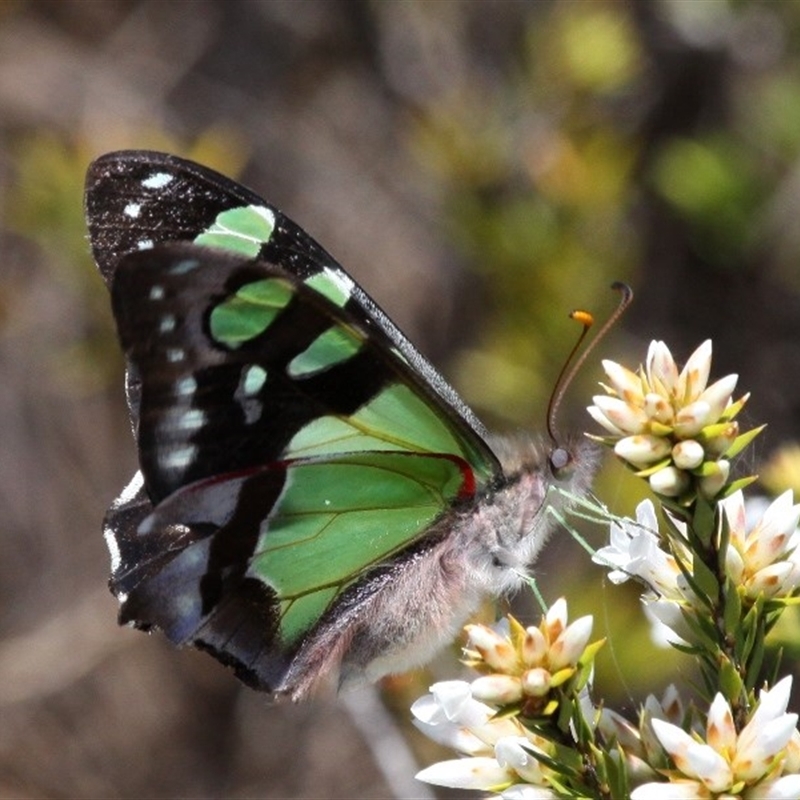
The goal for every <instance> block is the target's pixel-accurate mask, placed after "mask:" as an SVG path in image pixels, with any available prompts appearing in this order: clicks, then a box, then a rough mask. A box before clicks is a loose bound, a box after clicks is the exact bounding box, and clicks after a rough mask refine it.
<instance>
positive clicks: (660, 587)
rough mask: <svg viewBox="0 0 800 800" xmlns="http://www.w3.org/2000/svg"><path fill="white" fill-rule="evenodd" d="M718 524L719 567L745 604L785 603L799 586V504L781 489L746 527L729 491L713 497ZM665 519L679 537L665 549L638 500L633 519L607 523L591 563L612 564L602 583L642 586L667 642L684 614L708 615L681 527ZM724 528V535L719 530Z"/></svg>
mask: <svg viewBox="0 0 800 800" xmlns="http://www.w3.org/2000/svg"><path fill="white" fill-rule="evenodd" d="M718 507H719V508H720V510H721V511H722V513H723V514H724V515H725V526H726V528H725V527H723V522H722V519H721V518H720V520H719V525H718V530H717V531H716V537H715V538H716V542H715V544H716V546H717V547H718V548H723V547H724V553H723V556H724V562H725V570H726V573H727V576H728V578H729V579H730V581H731V582H732V584H733V585H734V586H735V587H736V590H737V591H738V592H739V594H740V595H741V596H742V599H743V600H744V601H745V602H749V603H752V602H754V601H756V600H757V599H758V598H764V599H768V600H786V599H788V598H789V597H791V596H792V595H793V593H794V592H795V590H796V589H797V588H798V587H800V532H798V530H797V525H798V522H800V504H797V505H795V504H793V499H792V492H791V491H787V492H784V493H783V494H782V495H781V496H780V497H778V498H777V499H776V500H774V501H773V502H772V503H771V504H769V505H768V506H767V508H766V510H765V511H764V513H763V515H762V516H761V517H760V518H759V519H758V520H756V521H755V523H754V524H751V525H750V526H748V522H747V513H746V509H745V501H744V495H743V494H742V492H741V491H736V492H734V493H733V494H732V495H731V496H730V497H727V498H726V499H724V500H720V501H719V503H718ZM665 514H666V515H667V517H668V518H669V519H670V522H671V524H672V527H673V529H674V530H675V531H676V532H677V533H678V534H679V535H677V536H673V537H672V538H671V539H670V540H669V542H668V544H669V547H670V550H671V552H666V551H665V550H664V549H662V546H663V545H666V542H665V541H664V539H663V538H662V537H661V536H660V535H659V533H658V523H657V520H656V513H655V507H654V506H653V503H652V502H651V501H650V500H643V501H642V502H641V503H639V505H638V506H637V507H636V519H635V520H630V519H626V520H619V521H618V520H614V521H613V522H612V523H611V528H610V536H609V544H608V545H607V546H606V547H601V548H600V549H599V550H598V551H597V552H596V553H595V554H594V555H593V556H592V560H593V561H594V562H595V563H598V564H602V565H604V566H607V567H611V572H609V576H608V577H609V579H610V580H611V581H612V582H613V583H622V582H623V581H626V580H628V579H629V578H636V579H638V580H640V581H642V582H643V583H644V584H645V585H646V586H647V587H648V589H649V592H648V593H647V594H645V596H644V597H643V602H644V605H645V609H646V612H647V614H648V616H649V617H650V618H651V619H653V620H654V621H658V622H661V623H663V624H664V625H666V626H667V627H668V628H669V629H670V630H671V632H672V633H671V634H670V633H669V632H666V635H665V636H664V638H665V639H666V640H667V641H681V640H682V639H685V638H686V633H687V630H686V625H685V621H686V617H685V612H686V611H687V610H688V609H693V610H694V611H695V612H699V613H701V614H706V613H707V605H706V604H705V602H704V601H702V600H700V599H699V598H698V596H697V594H696V592H695V591H694V589H693V588H692V585H691V583H690V581H689V579H688V578H687V575H689V574H691V573H692V570H693V561H694V556H693V553H692V550H691V548H690V546H689V543H688V539H687V534H686V527H687V526H686V523H685V522H683V521H681V520H679V519H676V518H674V517H671V515H670V514H669V512H668V511H665ZM725 530H727V536H724V535H723V534H724V532H725Z"/></svg>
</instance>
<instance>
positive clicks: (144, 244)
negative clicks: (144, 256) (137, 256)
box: [136, 239, 153, 250]
mask: <svg viewBox="0 0 800 800" xmlns="http://www.w3.org/2000/svg"><path fill="white" fill-rule="evenodd" d="M136 247H138V248H139V250H152V249H153V240H152V239H142V240H141V241H140V242H137V243H136Z"/></svg>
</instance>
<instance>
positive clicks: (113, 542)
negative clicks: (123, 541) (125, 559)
mask: <svg viewBox="0 0 800 800" xmlns="http://www.w3.org/2000/svg"><path fill="white" fill-rule="evenodd" d="M103 538H104V539H105V540H106V547H107V548H108V554H109V555H110V556H111V572H112V574H113V573H114V572H116V571H117V570H118V569H119V567H120V564H122V555H121V554H120V552H119V545H118V544H117V537H116V535H115V533H114V529H113V528H110V527H108V526H106V527H104V528H103Z"/></svg>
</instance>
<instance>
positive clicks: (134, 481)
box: [111, 472, 144, 509]
mask: <svg viewBox="0 0 800 800" xmlns="http://www.w3.org/2000/svg"><path fill="white" fill-rule="evenodd" d="M142 486H144V475H142V473H141V472H137V473H136V474H135V475H134V476H133V477H132V478H131V479H130V481H128V485H127V486H126V487H125V488H124V489H123V490H122V491H121V492H120V495H119V497H118V498H117V499H116V500H115V501H114V502H113V503H112V505H111V508H112V509H118V508H120V507H121V506H126V505H128V503H130V502H131V501H132V500H133V498H134V497H136V495H137V494H138V493H139V490H140V489H141V488H142Z"/></svg>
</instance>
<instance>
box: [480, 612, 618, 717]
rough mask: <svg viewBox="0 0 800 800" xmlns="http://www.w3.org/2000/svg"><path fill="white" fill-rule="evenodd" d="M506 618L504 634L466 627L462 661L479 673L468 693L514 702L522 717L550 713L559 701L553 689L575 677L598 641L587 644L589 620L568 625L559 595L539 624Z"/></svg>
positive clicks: (503, 703)
mask: <svg viewBox="0 0 800 800" xmlns="http://www.w3.org/2000/svg"><path fill="white" fill-rule="evenodd" d="M508 622H509V635H507V636H503V635H500V634H499V633H497V632H496V631H494V630H492V629H491V628H487V627H486V626H485V625H467V627H466V631H467V633H468V635H469V644H468V646H467V650H466V653H465V656H466V658H465V663H466V664H467V665H468V666H470V667H472V668H474V669H476V670H478V671H479V672H482V673H484V674H483V676H482V677H480V678H477V679H476V680H474V681H473V682H472V694H473V696H474V697H477V698H478V699H479V700H483V701H484V702H487V703H492V704H494V705H497V706H508V705H511V704H514V703H519V704H520V711H521V713H522V715H523V716H526V717H538V716H547V715H549V714H552V713H553V712H554V711H555V709H556V707H557V705H558V699H557V698H556V697H554V696H553V690H554V689H556V688H558V687H560V686H562V685H563V684H565V683H566V682H567V681H569V680H570V679H572V678H573V677H574V676H575V674H576V672H577V671H578V668H579V662H581V663H582V664H586V663H591V661H592V660H593V658H594V655H595V653H596V652H597V650H598V649H599V648H600V647H601V646H602V644H603V643H602V641H599V642H595V643H594V644H593V645H591V646H590V647H587V644H588V642H589V637H590V636H591V633H592V618H591V617H590V616H586V617H581V618H580V619H577V620H575V621H574V622H572V623H570V624H567V602H566V600H564V598H561V599H559V600H557V601H556V602H555V603H553V605H552V606H550V609H549V610H548V612H547V614H546V615H545V616H544V617H543V619H542V622H541V624H540V625H539V627H538V628H537V627H528V628H523V627H522V625H520V623H519V622H518V621H517V620H516V619H514V617H512V616H511V615H509V616H508Z"/></svg>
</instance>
